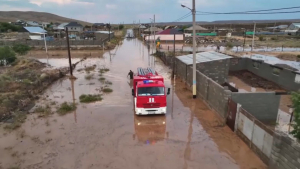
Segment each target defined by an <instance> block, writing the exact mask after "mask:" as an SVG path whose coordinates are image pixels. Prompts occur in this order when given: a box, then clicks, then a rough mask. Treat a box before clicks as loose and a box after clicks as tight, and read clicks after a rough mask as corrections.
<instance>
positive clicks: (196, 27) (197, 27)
mask: <svg viewBox="0 0 300 169" xmlns="http://www.w3.org/2000/svg"><path fill="white" fill-rule="evenodd" d="M185 30H189V31H192V30H193V26H191V27H189V28H187V29H185ZM195 30H201V31H202V30H207V29H206V28H203V27H202V26H199V25H196V26H195Z"/></svg>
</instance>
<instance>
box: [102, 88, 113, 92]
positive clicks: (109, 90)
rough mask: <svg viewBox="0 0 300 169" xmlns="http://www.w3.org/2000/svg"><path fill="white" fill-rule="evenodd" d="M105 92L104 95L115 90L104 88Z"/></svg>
mask: <svg viewBox="0 0 300 169" xmlns="http://www.w3.org/2000/svg"><path fill="white" fill-rule="evenodd" d="M103 92H104V93H111V92H113V90H112V89H110V88H104V89H103Z"/></svg>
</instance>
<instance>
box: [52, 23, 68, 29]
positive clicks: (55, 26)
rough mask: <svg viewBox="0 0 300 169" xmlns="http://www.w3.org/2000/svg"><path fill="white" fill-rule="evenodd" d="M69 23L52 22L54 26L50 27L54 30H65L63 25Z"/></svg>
mask: <svg viewBox="0 0 300 169" xmlns="http://www.w3.org/2000/svg"><path fill="white" fill-rule="evenodd" d="M68 24H69V23H61V24H58V25H57V24H54V26H53V27H52V29H53V30H55V31H63V30H65V26H66V25H68Z"/></svg>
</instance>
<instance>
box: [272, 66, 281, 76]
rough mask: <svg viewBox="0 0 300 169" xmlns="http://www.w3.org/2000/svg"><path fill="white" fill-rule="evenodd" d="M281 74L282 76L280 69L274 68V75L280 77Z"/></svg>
mask: <svg viewBox="0 0 300 169" xmlns="http://www.w3.org/2000/svg"><path fill="white" fill-rule="evenodd" d="M279 74H280V69H278V68H276V67H274V68H273V75H276V76H279Z"/></svg>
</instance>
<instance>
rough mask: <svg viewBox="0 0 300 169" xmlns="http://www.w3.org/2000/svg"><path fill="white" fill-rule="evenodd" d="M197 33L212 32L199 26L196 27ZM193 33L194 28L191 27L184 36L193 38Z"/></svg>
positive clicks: (185, 31)
mask: <svg viewBox="0 0 300 169" xmlns="http://www.w3.org/2000/svg"><path fill="white" fill-rule="evenodd" d="M195 31H196V34H197V33H210V32H211V31H210V30H208V29H206V28H203V27H202V26H199V25H196V26H195ZM192 33H193V26H191V27H189V28H187V29H185V30H184V36H185V37H190V36H192Z"/></svg>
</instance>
